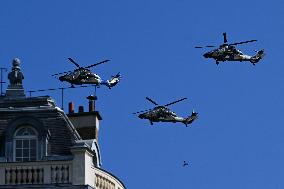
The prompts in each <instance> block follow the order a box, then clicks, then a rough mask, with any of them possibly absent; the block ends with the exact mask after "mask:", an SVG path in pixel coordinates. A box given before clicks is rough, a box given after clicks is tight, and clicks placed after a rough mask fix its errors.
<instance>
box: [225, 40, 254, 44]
mask: <svg viewBox="0 0 284 189" xmlns="http://www.w3.org/2000/svg"><path fill="white" fill-rule="evenodd" d="M255 41H257V40H255V39H253V40H249V41H242V42H238V43H231V44H229V45H240V44H244V43H251V42H255Z"/></svg>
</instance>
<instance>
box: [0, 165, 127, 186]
mask: <svg viewBox="0 0 284 189" xmlns="http://www.w3.org/2000/svg"><path fill="white" fill-rule="evenodd" d="M72 166H77V165H74V164H72V161H37V162H5V163H0V185H24V184H37V185H38V184H63V183H65V184H72V178H73V177H80V176H82V175H80V173H76V172H75V173H73V171H72V170H73V167H72ZM87 169H89V170H91V174H90V175H88V176H90V177H93V178H94V179H92V180H93V181H92V183H82V185H84V184H88V185H90V186H92V187H94V188H96V189H125V187H124V185H123V183H122V182H121V181H120V180H119V179H118V178H116V177H115V176H114V175H112V174H111V173H108V172H107V171H105V170H103V169H100V168H96V167H91V166H89V167H87ZM86 176H87V175H86ZM87 180H88V179H87Z"/></svg>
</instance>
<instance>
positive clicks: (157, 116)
mask: <svg viewBox="0 0 284 189" xmlns="http://www.w3.org/2000/svg"><path fill="white" fill-rule="evenodd" d="M146 99H147V100H148V101H150V102H151V103H153V104H154V105H155V107H154V108H151V109H148V110H143V111H139V112H135V113H133V114H139V115H138V117H139V118H140V119H148V120H149V121H150V124H151V125H153V122H172V123H176V122H181V123H183V124H185V126H186V127H187V126H188V124H191V123H192V122H193V121H194V120H195V119H197V118H198V113H197V112H194V110H193V111H192V113H191V115H190V116H188V117H187V118H183V117H179V116H178V115H177V114H176V113H175V112H173V111H171V110H170V109H169V108H167V107H168V106H170V105H172V104H175V103H177V102H180V101H183V100H185V99H187V98H182V99H179V100H176V101H174V102H171V103H168V104H166V105H163V106H161V105H159V104H158V103H156V102H155V101H154V100H152V99H150V98H149V97H146ZM140 113H141V114H140Z"/></svg>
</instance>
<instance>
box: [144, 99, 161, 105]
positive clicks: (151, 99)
mask: <svg viewBox="0 0 284 189" xmlns="http://www.w3.org/2000/svg"><path fill="white" fill-rule="evenodd" d="M146 99H147V100H149V101H150V102H152V103H153V104H155V105H156V106H158V105H159V104H158V103H157V102H155V101H154V100H152V99H151V98H149V97H146Z"/></svg>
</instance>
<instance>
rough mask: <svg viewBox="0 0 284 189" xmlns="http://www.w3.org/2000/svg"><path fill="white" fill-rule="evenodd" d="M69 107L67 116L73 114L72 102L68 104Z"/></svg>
mask: <svg viewBox="0 0 284 189" xmlns="http://www.w3.org/2000/svg"><path fill="white" fill-rule="evenodd" d="M68 105H69V106H68V107H69V108H68V111H69V114H72V113H74V102H69V104H68Z"/></svg>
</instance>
